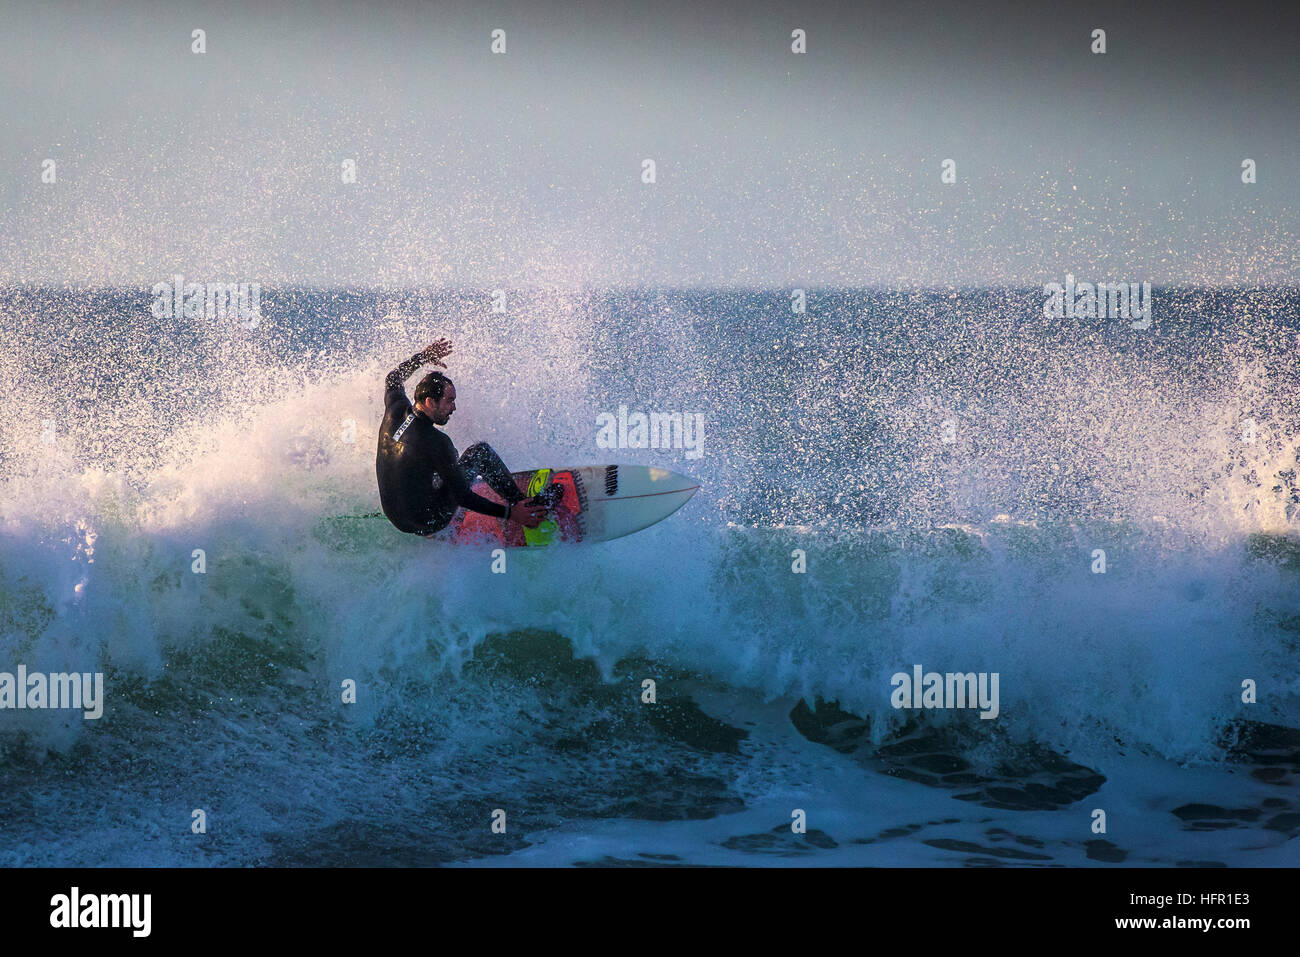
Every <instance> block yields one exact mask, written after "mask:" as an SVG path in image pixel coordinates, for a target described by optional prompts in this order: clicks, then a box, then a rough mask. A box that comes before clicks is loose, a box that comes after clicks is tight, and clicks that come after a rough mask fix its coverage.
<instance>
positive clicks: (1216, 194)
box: [0, 0, 1300, 288]
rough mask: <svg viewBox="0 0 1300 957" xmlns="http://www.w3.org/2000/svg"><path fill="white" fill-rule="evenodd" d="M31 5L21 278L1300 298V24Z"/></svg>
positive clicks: (18, 198)
mask: <svg viewBox="0 0 1300 957" xmlns="http://www.w3.org/2000/svg"><path fill="white" fill-rule="evenodd" d="M0 20H2V21H3V24H4V29H3V31H2V32H0V227H2V228H0V282H6V283H12V282H28V283H73V284H105V285H127V286H146V287H147V286H152V285H153V284H154V283H156V282H159V281H164V280H167V279H169V278H170V277H171V276H172V275H174V274H176V273H181V274H183V275H185V276H186V277H187V279H190V280H193V281H209V282H216V281H237V282H239V281H242V282H260V283H261V284H262V285H264V286H274V285H277V284H286V283H288V284H300V285H319V286H384V287H436V286H457V287H464V286H481V287H484V288H509V287H517V286H568V285H575V284H576V285H585V284H600V285H618V286H639V285H674V286H697V285H709V286H722V287H728V286H737V287H761V288H780V287H815V286H826V285H887V286H895V285H903V286H906V285H928V286H950V285H955V286H970V285H1001V284H1014V285H1024V286H1038V285H1041V284H1043V283H1047V282H1053V281H1058V282H1060V281H1064V277H1065V275H1066V274H1067V273H1070V274H1073V275H1075V276H1076V277H1078V278H1080V279H1088V280H1114V281H1131V282H1141V281H1151V282H1153V283H1169V282H1177V283H1198V284H1255V283H1265V284H1274V283H1295V282H1300V252H1297V249H1298V248H1300V247H1298V246H1297V243H1296V233H1297V231H1298V227H1300V215H1298V213H1300V180H1298V179H1297V161H1298V160H1300V122H1297V120H1298V118H1300V110H1297V103H1300V66H1297V65H1296V59H1297V58H1296V56H1295V50H1296V49H1300V42H1298V41H1300V28H1298V25H1300V5H1295V4H1270V5H1264V4H1250V3H1245V4H1223V5H1220V7H1219V9H1217V10H1210V9H1206V8H1201V7H1196V6H1185V5H1182V4H1180V5H1178V6H1177V7H1176V8H1174V7H1170V6H1169V5H1167V4H1164V5H1161V4H1151V5H1142V4H1137V5H1135V4H1133V3H1114V4H1105V3H1087V4H1068V3H1067V4H1029V3H1005V2H1004V3H992V4H974V3H956V2H949V3H925V2H911V3H902V2H889V3H855V4H827V3H789V2H788V3H734V2H718V0H708V2H703V3H701V2H693V3H682V2H677V0H668V2H659V0H656V2H654V3H642V4H628V3H558V2H554V0H528V2H517V3H494V2H474V3H470V2H457V3H446V4H434V3H430V4H414V3H384V2H382V0H380V2H375V3H364V4H362V3H355V4H353V3H346V4H344V3H336V4H329V3H326V4H306V3H281V2H278V0H267V2H264V3H257V4H246V5H240V4H235V5H231V6H225V5H223V6H222V7H221V9H212V10H208V9H204V7H203V6H202V5H192V6H186V5H185V4H184V3H180V4H174V3H131V2H129V0H117V2H113V3H102V4H101V3H77V4H73V3H64V2H54V3H36V2H29V3H13V2H9V0H0ZM196 28H198V29H203V30H204V31H205V39H206V52H203V53H194V52H192V50H191V44H192V38H191V33H192V31H193V30H195V29H196ZM1098 28H1100V29H1104V30H1105V31H1106V48H1107V49H1106V52H1105V53H1104V54H1096V53H1093V52H1092V51H1091V45H1092V43H1093V40H1092V36H1091V35H1092V31H1093V30H1094V29H1098ZM497 29H500V30H504V31H505V43H506V50H505V53H503V54H502V53H493V52H492V49H491V42H492V32H493V31H494V30H497ZM796 29H799V30H803V31H805V32H806V38H807V52H805V53H794V52H792V50H791V43H792V38H791V33H792V31H794V30H796ZM647 159H649V160H653V162H654V165H655V170H654V171H655V181H654V182H652V183H647V182H643V163H644V161H646V160H647ZM1247 159H1250V160H1253V161H1254V163H1255V169H1256V182H1255V183H1252V184H1246V183H1243V182H1242V166H1241V164H1242V162H1243V161H1244V160H1247ZM47 160H53V162H54V167H53V169H54V180H55V181H54V182H52V183H51V182H43V175H45V176H46V177H47V178H48V164H46V161H47ZM348 160H351V161H352V162H354V163H355V171H356V176H355V182H343V181H342V180H343V176H342V170H343V164H344V163H345V161H348ZM945 160H951V161H952V164H953V173H954V175H955V182H952V183H945V182H943V180H942V176H941V174H942V172H943V164H944V162H945Z"/></svg>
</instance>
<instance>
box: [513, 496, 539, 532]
mask: <svg viewBox="0 0 1300 957" xmlns="http://www.w3.org/2000/svg"><path fill="white" fill-rule="evenodd" d="M545 517H546V506H545V505H534V504H533V500H532V499H531V498H530V499H526V500H525V501H522V502H516V503H515V504H514V505H511V506H510V521H512V522H518V523H519V524H520V525H522V526H524V528H536V527H537V526H538V525H540V524H541V523H542V519H544V518H545Z"/></svg>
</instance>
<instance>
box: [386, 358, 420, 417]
mask: <svg viewBox="0 0 1300 957" xmlns="http://www.w3.org/2000/svg"><path fill="white" fill-rule="evenodd" d="M422 365H424V360H423V359H422V358H420V353H418V352H417V353H416V354H415V355H413V356H411V358H409V359H407V360H406V361H405V362H403V363H402V364H401V365H400V366H398V367H397V368H396V369H394V370H393V371H392V372H390V373H388V378H386V379H384V408H385V409H386V408H388V407H389V406H390V405H392V404H393V403H394V402H399V401H400V402H406V401H409V400H408V399H407V398H406V386H405V382H406V380H407V379H409V378H410V377H411V376H412V375H413V374H414V372H415V370H416V369H418V368H420V366H422Z"/></svg>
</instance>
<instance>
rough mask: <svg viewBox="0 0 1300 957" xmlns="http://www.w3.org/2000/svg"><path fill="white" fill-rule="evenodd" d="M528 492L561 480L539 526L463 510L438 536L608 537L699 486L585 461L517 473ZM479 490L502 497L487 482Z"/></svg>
mask: <svg viewBox="0 0 1300 957" xmlns="http://www.w3.org/2000/svg"><path fill="white" fill-rule="evenodd" d="M512 475H513V477H514V480H515V484H516V485H517V486H519V491H521V492H522V493H523V494H524V495H526V496H530V497H531V496H533V495H537V494H538V493H540V492H541V491H542V489H544V488H546V487H548V486H551V485H558V486H560V487H562V488H563V489H564V494H563V496H562V497H561V498H560V499H559V501H558V502H557V503H556V506H555V508H554V509H553V510H552V512H551V513H550V514H549V515H548V516H547V517H546V518H545V519H544V520H543V521H542V523H541V524H540V525H538V526H537V528H524V527H523V526H522V525H519V524H518V523H516V522H504V523H503V522H502V521H501V520H500V519H496V518H492V517H491V516H488V515H481V514H479V513H478V512H470V511H466V510H465V509H463V508H462V509H458V510H457V512H456V515H455V517H453V518H452V520H451V522H450V523H449V524H448V526H447V528H446V529H444V530H443V531H442V532H439V533H438V534H437V535H436V536H434V537H435V538H441V539H444V540H446V539H448V538H449V539H450V540H451V541H453V542H456V543H458V544H472V543H484V544H491V545H496V546H498V547H500V546H505V547H507V548H524V547H527V548H539V547H545V546H547V545H552V544H555V543H556V542H607V541H610V540H611V539H615V538H622V537H623V536H624V535H631V534H632V533H633V532H639V531H641V530H642V529H643V528H649V527H650V526H651V525H654V524H655V523H656V522H661V521H663V520H664V519H665V518H667V517H668V516H669V515H671V514H672V513H673V512H675V511H677V510H678V509H679V508H681V507H682V506H683V505H685V504H686V502H687V501H688V500H689V499H690V497H691V496H692V495H694V494H695V493H696V492H697V491H699V488H700V483H699V482H698V481H696V480H695V479H693V478H689V477H688V476H685V475H680V474H678V473H677V472H671V471H669V470H668V469H660V468H653V467H651V466H647V465H586V466H581V467H579V468H566V469H532V470H530V471H527V472H514V473H512ZM474 491H475V492H477V493H478V494H479V495H482V496H483V497H484V498H487V499H491V500H492V501H494V502H500V501H501V497H500V496H499V495H497V494H496V492H494V491H492V489H490V488H488V486H486V485H484V484H483V483H481V482H480V483H478V484H476V485H475V486H474Z"/></svg>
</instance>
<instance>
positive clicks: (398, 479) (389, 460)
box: [375, 339, 563, 535]
mask: <svg viewBox="0 0 1300 957" xmlns="http://www.w3.org/2000/svg"><path fill="white" fill-rule="evenodd" d="M449 355H451V343H450V342H448V341H447V340H446V339H439V340H438V341H437V342H435V343H433V344H432V345H430V346H428V347H426V348H424V349H422V350H421V351H419V352H417V353H416V354H415V355H413V356H411V358H409V359H407V360H406V361H405V362H403V363H402V364H401V365H399V366H398V367H397V368H396V369H394V370H393V371H392V372H390V373H388V378H387V379H386V380H385V382H384V421H383V424H382V425H380V427H379V452H378V454H377V456H376V459H375V471H376V473H377V474H378V478H379V501H380V504H381V505H382V506H383V509H384V515H386V516H387V517H388V520H389V521H390V522H392V523H393V525H395V526H396V527H397V528H398V529H400V530H401V531H403V532H411V533H413V534H415V535H432V534H433V533H434V532H438V531H441V530H442V529H444V528H446V527H447V523H448V522H450V521H451V520H452V518H453V517H455V515H456V509H457V508H466V509H469V510H470V511H473V512H481V513H483V514H484V515H491V516H492V517H494V518H500V519H504V520H506V521H511V522H518V523H519V524H520V525H523V526H524V527H526V528H536V527H537V525H538V523H540V522H541V520H542V519H543V518H545V517H546V512H547V510H548V508H550V507H551V506H552V505H553V504H554V502H553V501H550V500H546V501H543V500H542V499H543V498H544V496H542V495H539V496H536V497H534V498H531V499H528V500H525V499H524V496H523V493H521V492H520V491H519V488H518V487H517V486H516V485H515V480H514V479H513V478H512V477H511V475H510V469H508V468H506V466H505V463H503V462H502V461H501V457H500V456H499V455H497V454H496V452H494V451H493V449H492V446H490V445H488V444H487V443H486V442H479V443H477V444H475V445H472V446H470V447H469V448H468V449H466V450H465V453H464V454H463V455H460V456H457V455H456V446H454V445H453V444H452V442H451V439H450V438H448V437H447V433H445V432H443V431H442V430H441V429H437V428H434V426H435V425H446V424H447V420H448V419H450V418H451V415H452V413H453V412H455V411H456V387H455V385H453V384H452V381H451V380H450V379H448V378H447V377H446V376H445V375H443V374H442V373H441V372H437V371H434V372H430V373H429V374H428V375H426V376H425V377H424V378H423V379H421V380H420V381H419V383H418V384H417V385H416V387H415V403H414V404H412V403H411V401H410V400H409V399H407V397H406V387H405V385H404V383H405V382H406V380H407V379H408V378H410V376H411V374H412V373H414V372H415V370H416V369H418V368H419V367H420V366H422V365H424V364H425V363H430V364H432V365H436V366H441V367H442V368H444V369H445V368H447V366H446V365H445V364H444V363H443V362H442V360H443V359H445V358H446V357H447V356H449ZM478 476H481V477H482V479H483V481H485V482H486V483H487V484H488V485H489V486H490V487H491V488H492V490H493V491H494V492H496V493H497V494H498V495H500V496H501V497H502V498H503V499H505V501H506V504H505V505H498V504H497V503H496V502H492V501H489V500H488V499H485V498H484V497H483V496H481V495H476V494H475V493H474V492H472V491H470V484H471V483H472V481H473V480H474V478H475V477H478ZM547 491H548V492H549V491H550V489H547ZM556 491H557V492H560V493H562V491H563V490H561V489H557V490H556Z"/></svg>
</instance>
